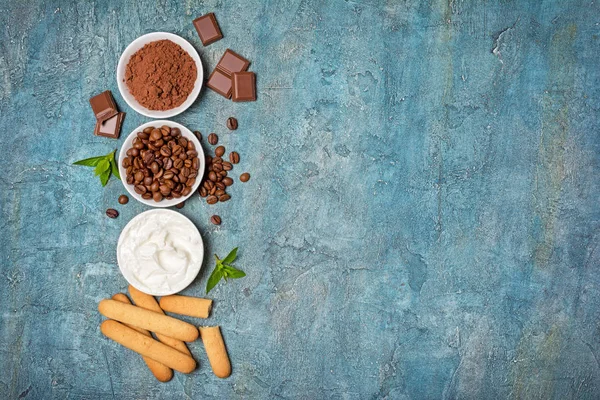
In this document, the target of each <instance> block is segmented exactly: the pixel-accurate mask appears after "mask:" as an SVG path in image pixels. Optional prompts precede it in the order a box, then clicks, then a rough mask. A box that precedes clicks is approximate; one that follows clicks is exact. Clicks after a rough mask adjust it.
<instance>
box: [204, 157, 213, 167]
mask: <svg viewBox="0 0 600 400" xmlns="http://www.w3.org/2000/svg"><path fill="white" fill-rule="evenodd" d="M204 162H205V163H206V165H210V164H211V163H212V157H211V156H209V155H206V156H204Z"/></svg>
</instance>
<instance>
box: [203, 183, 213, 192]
mask: <svg viewBox="0 0 600 400" xmlns="http://www.w3.org/2000/svg"><path fill="white" fill-rule="evenodd" d="M204 187H205V188H206V190H208V191H210V189H212V188H213V187H215V183H214V182H213V181H204Z"/></svg>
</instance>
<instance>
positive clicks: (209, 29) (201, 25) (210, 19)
mask: <svg viewBox="0 0 600 400" xmlns="http://www.w3.org/2000/svg"><path fill="white" fill-rule="evenodd" d="M194 27H195V28H196V31H197V32H198V36H200V40H202V44H203V45H205V46H208V45H209V44H211V43H214V42H216V41H217V40H220V39H223V34H222V33H221V29H220V28H219V24H218V23H217V18H216V17H215V14H214V13H208V14H206V15H203V16H201V17H198V18H196V19H195V20H194Z"/></svg>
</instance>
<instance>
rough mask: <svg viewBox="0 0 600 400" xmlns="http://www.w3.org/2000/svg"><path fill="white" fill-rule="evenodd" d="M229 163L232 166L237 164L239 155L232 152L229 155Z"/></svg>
mask: <svg viewBox="0 0 600 400" xmlns="http://www.w3.org/2000/svg"><path fill="white" fill-rule="evenodd" d="M229 161H230V162H231V163H232V164H237V163H239V162H240V155H239V154H238V153H237V152H236V151H232V152H231V153H229Z"/></svg>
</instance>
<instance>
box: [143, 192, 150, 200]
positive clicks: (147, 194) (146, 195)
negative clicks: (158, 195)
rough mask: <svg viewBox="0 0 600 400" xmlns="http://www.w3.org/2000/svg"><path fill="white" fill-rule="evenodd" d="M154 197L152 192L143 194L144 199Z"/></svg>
mask: <svg viewBox="0 0 600 400" xmlns="http://www.w3.org/2000/svg"><path fill="white" fill-rule="evenodd" d="M151 198H152V193H150V192H146V193H144V194H143V195H142V199H145V200H150V199H151Z"/></svg>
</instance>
